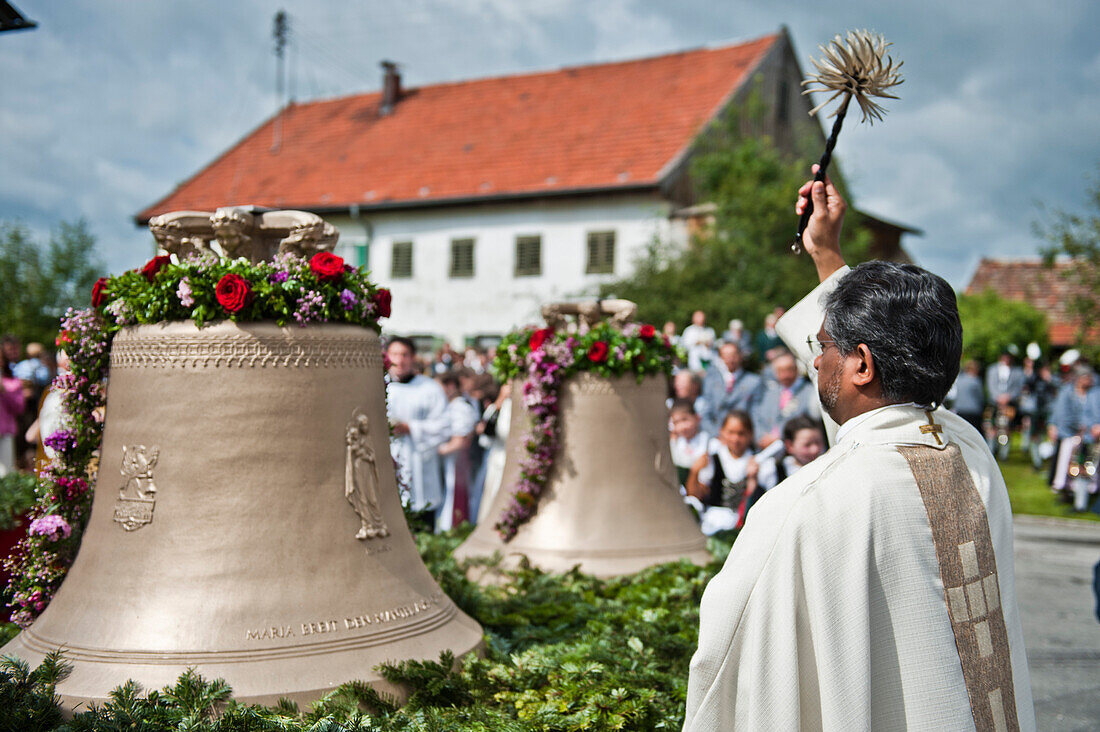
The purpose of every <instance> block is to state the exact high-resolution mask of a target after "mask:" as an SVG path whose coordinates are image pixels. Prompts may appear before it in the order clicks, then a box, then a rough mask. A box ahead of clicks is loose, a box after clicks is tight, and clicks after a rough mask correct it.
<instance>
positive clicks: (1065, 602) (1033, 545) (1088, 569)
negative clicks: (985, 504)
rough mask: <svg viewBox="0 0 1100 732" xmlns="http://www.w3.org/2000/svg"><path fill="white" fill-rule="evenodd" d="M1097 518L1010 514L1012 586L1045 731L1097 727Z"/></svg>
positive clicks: (1099, 551)
mask: <svg viewBox="0 0 1100 732" xmlns="http://www.w3.org/2000/svg"><path fill="white" fill-rule="evenodd" d="M1098 561H1100V524H1096V523H1085V522H1076V521H1069V520H1063V519H1043V518H1037V517H1031V516H1021V517H1017V519H1016V592H1017V596H1018V602H1019V605H1020V616H1021V619H1022V621H1023V626H1024V639H1025V641H1026V642H1027V656H1028V662H1029V665H1030V667H1031V688H1032V691H1033V693H1034V695H1035V714H1036V717H1037V718H1038V723H1039V729H1040V730H1043V731H1044V732H1047V731H1050V732H1063V731H1067V730H1074V731H1075V732H1076V731H1077V730H1082V731H1084V730H1088V731H1089V732H1093V731H1094V730H1098V729H1100V620H1097V617H1096V596H1095V595H1094V594H1093V588H1092V583H1093V567H1094V566H1095V565H1096V563H1097V562H1098Z"/></svg>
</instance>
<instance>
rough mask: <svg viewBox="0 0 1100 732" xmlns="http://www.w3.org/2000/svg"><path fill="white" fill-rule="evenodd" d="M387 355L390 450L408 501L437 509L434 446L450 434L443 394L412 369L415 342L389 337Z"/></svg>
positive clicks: (439, 494) (439, 477)
mask: <svg viewBox="0 0 1100 732" xmlns="http://www.w3.org/2000/svg"><path fill="white" fill-rule="evenodd" d="M386 356H387V357H388V358H389V361H390V367H389V382H388V383H387V384H386V409H387V412H388V414H389V420H390V424H391V425H393V437H392V439H391V440H390V449H391V451H392V452H393V457H394V459H395V460H396V461H397V467H398V470H399V471H400V476H401V479H402V482H403V484H404V485H405V486H406V488H407V489H408V491H409V505H410V506H411V507H412V508H413V509H414V510H417V511H420V510H423V509H425V508H428V507H432V508H434V509H436V511H438V510H439V509H440V508H441V507H442V505H443V468H442V462H441V458H440V456H439V453H438V452H437V450H438V448H439V446H440V445H442V444H443V443H444V442H446V441H447V440H448V438H450V436H451V432H450V421H449V420H448V419H447V396H446V395H445V394H444V393H443V387H441V386H440V385H439V384H437V383H436V382H435V381H434V380H433V379H430V378H428V377H427V376H423V375H421V374H418V373H416V371H415V370H414V367H415V363H416V346H415V345H414V344H413V342H412V341H411V340H409V339H407V338H400V337H397V338H393V339H391V340H390V342H389V344H388V345H387V346H386Z"/></svg>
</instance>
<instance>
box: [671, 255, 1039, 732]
mask: <svg viewBox="0 0 1100 732" xmlns="http://www.w3.org/2000/svg"><path fill="white" fill-rule="evenodd" d="M845 271H846V270H842V271H841V272H838V273H837V274H836V275H834V276H833V277H832V278H830V279H829V280H826V282H824V283H823V284H822V285H821V286H820V287H819V288H817V289H816V290H815V291H814V292H812V293H811V294H810V295H809V296H807V298H806V299H804V300H803V301H802V302H800V303H799V304H798V305H797V306H796V307H795V308H792V309H791V310H790V311H789V312H788V313H787V315H786V316H785V317H784V319H783V320H781V321H780V327H779V330H780V333H781V334H782V335H783V336H784V341H785V342H786V343H787V344H788V346H789V347H791V348H792V350H794V351H795V352H796V354H797V355H798V356H799V357H800V358H801V359H802V360H803V361H809V356H810V354H809V348H808V345H807V343H806V337H807V336H816V333H817V330H818V328H819V327H820V326H821V323H822V320H823V317H824V314H823V311H822V310H821V307H820V304H819V302H820V298H821V296H822V295H823V294H824V293H825V292H826V291H828V290H830V289H832V288H833V287H835V285H836V282H837V281H838V279H839V278H840V277H842V276H843V274H844V272H845ZM809 371H810V373H811V374H812V375H813V376H814V377H815V378H816V373H814V371H813V369H812V366H811V367H810V368H809ZM829 431H830V433H831V435H830V436H832V433H835V432H836V430H835V425H832V428H830V430H829ZM684 729H685V730H727V729H728V730H754V731H755V730H797V729H824V730H843V732H849V731H851V730H903V729H909V730H953V731H954V730H973V729H979V730H986V729H988V730H1033V729H1035V714H1034V709H1033V705H1032V697H1031V684H1030V679H1029V676H1028V668H1027V659H1026V656H1025V654H1024V641H1023V634H1022V632H1021V629H1020V618H1019V612H1018V609H1017V605H1016V590H1015V580H1014V569H1013V555H1012V514H1011V510H1010V508H1009V502H1008V494H1007V491H1006V489H1005V484H1004V480H1003V479H1002V477H1001V473H1000V470H999V468H998V467H997V464H996V461H995V460H994V459H993V456H992V455H991V454H990V452H989V448H988V447H987V446H986V443H985V441H984V439H983V438H982V436H981V435H980V434H979V433H978V432H977V431H976V430H975V429H974V428H973V427H971V426H970V425H969V424H968V423H966V422H965V421H964V420H963V419H961V418H959V417H957V416H956V415H954V414H952V413H950V412H948V411H946V410H944V409H937V410H936V411H934V412H931V413H929V412H927V411H925V410H923V409H920V408H919V407H915V406H911V405H895V406H890V407H884V408H882V409H877V410H874V411H872V412H867V413H865V414H862V415H860V416H858V417H856V418H854V419H852V420H849V421H848V423H846V424H845V425H844V426H843V428H842V429H841V430H840V433H839V437H838V439H837V442H836V444H834V445H833V447H832V448H831V449H830V450H829V451H828V452H826V453H825V454H824V455H822V456H821V457H820V458H818V459H817V460H815V461H814V462H812V463H810V464H809V465H807V466H806V467H804V468H802V469H801V470H799V471H798V472H797V473H795V474H794V475H793V476H791V477H790V478H788V479H787V480H786V481H784V482H783V483H780V484H779V485H778V486H776V487H775V488H773V489H772V490H770V491H768V492H767V493H766V494H765V495H764V497H763V498H761V499H760V500H759V501H758V502H757V503H756V505H755V506H754V507H753V509H752V511H751V512H750V513H749V516H748V520H747V522H746V525H745V528H744V529H743V530H742V532H741V534H740V535H739V536H738V538H737V541H736V542H735V543H734V546H733V550H732V551H731V552H730V554H729V557H728V559H727V560H726V563H725V566H724V567H723V569H722V571H721V572H719V574H718V575H716V576H715V577H714V579H713V580H711V582H710V584H709V585H708V586H707V589H706V592H705V593H704V595H703V600H702V605H701V609H700V630H699V648H698V650H697V651H696V653H695V656H694V657H693V658H692V661H691V675H690V678H689V681H688V700H687V713H686V719H685V724H684Z"/></svg>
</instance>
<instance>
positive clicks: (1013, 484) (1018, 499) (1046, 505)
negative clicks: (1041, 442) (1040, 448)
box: [1001, 441, 1100, 521]
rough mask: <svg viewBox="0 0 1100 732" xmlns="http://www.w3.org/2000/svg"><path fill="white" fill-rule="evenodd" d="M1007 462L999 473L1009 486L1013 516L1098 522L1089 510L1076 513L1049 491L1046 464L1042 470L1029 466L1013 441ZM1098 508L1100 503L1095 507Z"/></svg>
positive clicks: (1069, 504)
mask: <svg viewBox="0 0 1100 732" xmlns="http://www.w3.org/2000/svg"><path fill="white" fill-rule="evenodd" d="M1012 448H1013V449H1012V451H1011V453H1010V454H1009V457H1008V460H1006V461H1003V462H1002V463H1001V474H1002V475H1004V479H1005V484H1006V485H1007V486H1008V499H1009V501H1011V503H1012V513H1014V514H1016V515H1017V516H1019V515H1021V514H1026V515H1028V516H1053V517H1055V518H1068V519H1077V520H1079V521H1100V514H1096V513H1093V512H1092V511H1082V512H1081V513H1078V512H1076V511H1074V510H1073V504H1071V503H1066V502H1065V501H1064V500H1062V498H1061V497H1060V496H1057V495H1055V494H1054V493H1052V492H1051V490H1050V484H1049V483H1047V475H1048V474H1049V463H1048V464H1045V465H1043V467H1042V469H1041V470H1036V469H1035V468H1033V467H1032V465H1031V461H1030V460H1029V459H1028V458H1027V457H1026V456H1025V455H1024V454H1023V453H1022V452H1021V451H1020V449H1019V446H1018V445H1017V444H1016V442H1015V441H1013V445H1012ZM1098 505H1100V504H1098Z"/></svg>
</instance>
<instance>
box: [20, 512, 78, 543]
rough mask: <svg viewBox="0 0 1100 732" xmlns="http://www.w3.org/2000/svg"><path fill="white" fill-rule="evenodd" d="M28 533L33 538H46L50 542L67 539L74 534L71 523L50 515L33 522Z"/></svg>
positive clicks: (55, 515)
mask: <svg viewBox="0 0 1100 732" xmlns="http://www.w3.org/2000/svg"><path fill="white" fill-rule="evenodd" d="M27 533H28V534H30V535H31V536H44V537H46V538H47V539H49V540H50V541H57V540H59V539H63V538H64V539H67V538H69V536H70V535H71V534H72V533H73V527H71V526H69V522H68V521H66V520H65V519H63V518H62V517H60V516H58V515H57V514H49V515H47V516H43V517H42V518H36V519H35V520H34V521H31V525H30V527H29V528H28V529H27Z"/></svg>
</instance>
